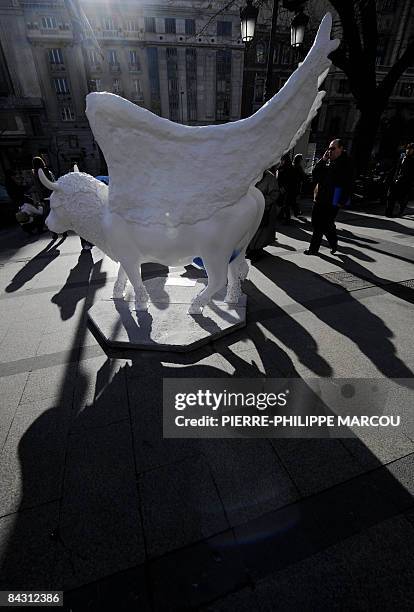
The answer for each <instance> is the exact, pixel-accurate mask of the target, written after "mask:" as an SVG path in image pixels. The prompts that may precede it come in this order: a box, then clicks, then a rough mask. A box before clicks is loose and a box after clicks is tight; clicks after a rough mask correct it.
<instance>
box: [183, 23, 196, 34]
mask: <svg viewBox="0 0 414 612" xmlns="http://www.w3.org/2000/svg"><path fill="white" fill-rule="evenodd" d="M185 33H186V34H189V35H190V36H191V35H194V34H195V21H194V19H186V20H185Z"/></svg>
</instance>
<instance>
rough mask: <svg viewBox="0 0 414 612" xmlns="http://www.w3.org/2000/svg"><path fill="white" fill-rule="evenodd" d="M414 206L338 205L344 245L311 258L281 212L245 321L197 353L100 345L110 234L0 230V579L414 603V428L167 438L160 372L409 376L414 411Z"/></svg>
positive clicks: (181, 604)
mask: <svg viewBox="0 0 414 612" xmlns="http://www.w3.org/2000/svg"><path fill="white" fill-rule="evenodd" d="M304 207H305V209H306V204H305V206H304ZM413 213H414V209H413V207H412V208H411V209H409V214H408V215H407V217H406V218H405V219H386V218H384V217H382V216H380V215H378V214H377V213H376V212H375V210H373V209H366V210H359V211H350V212H344V213H342V217H341V218H340V221H339V223H338V226H339V229H340V236H341V238H340V244H341V248H340V251H339V254H338V256H337V257H333V256H331V255H330V253H329V250H328V249H327V248H326V247H322V250H321V257H319V258H315V257H306V256H305V255H304V254H303V251H304V249H305V248H306V247H307V245H308V243H309V237H310V225H309V222H308V220H306V218H304V219H302V220H298V221H296V222H295V223H294V224H293V225H291V226H286V227H281V228H280V231H279V230H278V241H277V242H275V244H274V245H272V246H270V247H268V248H267V249H266V256H265V257H264V258H263V259H262V260H260V261H258V262H257V264H256V265H255V266H252V267H251V269H250V273H249V277H248V280H247V281H246V283H245V291H246V293H247V294H248V296H249V302H248V325H247V327H246V328H245V329H242V330H238V331H236V332H235V333H234V334H232V335H231V336H229V337H226V338H222V339H220V340H218V341H216V342H214V343H212V344H210V345H208V346H206V347H203V348H200V349H197V350H195V351H193V352H191V353H188V354H182V355H177V354H168V353H159V354H158V353H157V354H154V353H145V352H137V351H135V352H132V351H128V350H108V349H107V348H106V347H104V346H101V344H100V343H99V342H98V340H97V339H96V337H95V336H94V334H93V331H92V330H91V329H89V327H88V323H87V311H88V309H89V308H90V307H91V305H92V304H93V303H94V302H95V301H96V300H98V299H99V298H100V297H102V296H104V295H105V293H106V294H107V292H108V284H109V283H110V282H111V281H112V280H113V279H114V277H115V275H116V268H115V266H114V264H113V263H112V262H110V261H109V260H108V259H107V258H104V259H102V256H101V254H100V252H99V251H98V250H97V249H96V248H95V249H93V250H92V252H85V253H81V252H80V244H79V239H78V238H77V237H76V236H73V235H70V236H69V237H68V238H67V239H66V240H65V241H63V242H60V243H59V244H56V243H52V242H51V241H50V240H49V238H48V236H47V235H43V236H41V237H40V238H39V239H37V240H27V238H26V237H25V236H24V235H22V234H21V233H20V231H19V229H18V228H11V229H6V230H1V231H0V239H1V248H0V312H1V317H0V406H1V409H0V452H1V454H0V485H1V486H0V559H1V566H0V567H1V569H0V588H2V589H5V588H20V589H22V588H26V589H30V588H32V589H42V588H43V589H45V588H52V589H63V590H65V602H66V603H65V608H66V609H68V610H69V609H71V610H84V609H89V610H101V609H103V606H104V605H105V606H109V607H111V606H112V608H113V609H115V608H116V609H117V610H131V609H139V610H152V611H154V610H155V611H158V610H185V609H189V610H190V609H203V610H209V611H219V610H226V612H227V611H232V610H237V611H241V610H249V611H252V610H261V611H262V610H275V609H277V610H298V609H303V610H316V609H349V610H369V609H378V608H379V607H380V606H381V607H382V608H383V609H385V610H388V609H389V610H391V609H398V610H405V609H407V610H408V609H411V602H412V599H413V595H414V593H413V590H414V587H413V585H414V580H413V569H414V564H413V555H412V550H413V545H414V502H413V493H414V476H413V467H414V435H413V432H412V430H411V429H410V428H406V429H404V428H402V429H401V431H399V432H397V433H393V434H392V435H386V434H384V433H380V432H375V433H373V434H370V435H366V436H365V435H364V436H363V437H362V436H361V437H360V438H352V439H331V440H312V439H309V440H286V439H285V440H283V439H275V440H265V439H253V440H251V439H223V440H202V439H183V440H174V439H165V440H164V439H163V437H162V380H163V378H166V377H178V378H180V377H182V378H193V377H198V378H209V377H216V378H228V377H240V378H253V377H254V378H256V377H263V376H270V377H301V378H303V379H305V380H306V379H309V378H315V377H333V378H335V377H336V378H339V377H346V378H365V377H372V378H375V379H381V380H385V379H387V378H393V379H401V383H400V384H399V385H397V390H396V391H395V395H393V396H392V398H390V400H389V401H392V402H394V403H395V404H397V405H398V406H401V411H402V413H404V414H409V413H410V411H411V410H412V389H413V385H412V384H411V382H410V381H412V379H413V378H414V377H413V368H414V350H413V344H412V340H411V338H412V322H413V318H412V303H413V291H414V290H413V288H412V283H411V282H410V281H412V279H414V266H413V254H414V247H413V245H412V237H413V235H414V225H413V222H414V214H413ZM144 273H145V275H146V276H147V277H151V276H156V275H161V276H165V277H166V274H167V271H166V269H165V268H160V267H159V266H154V265H145V266H144ZM173 274H177V271H174V272H173ZM407 381H408V382H407ZM410 550H411V552H410Z"/></svg>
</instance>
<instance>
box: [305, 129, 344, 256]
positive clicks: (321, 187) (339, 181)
mask: <svg viewBox="0 0 414 612" xmlns="http://www.w3.org/2000/svg"><path fill="white" fill-rule="evenodd" d="M312 177H313V180H314V182H315V183H316V187H315V197H314V204H313V209H312V225H313V234H312V238H311V242H310V245H309V249H308V250H307V251H305V254H306V255H317V254H318V252H319V248H320V246H321V243H322V237H323V235H324V234H325V236H326V239H327V241H328V243H329V246H330V247H331V253H332V254H334V253H335V252H336V250H337V248H338V237H337V234H336V226H335V218H336V215H337V214H338V210H339V208H341V207H342V206H346V205H347V204H348V202H349V200H350V197H351V190H352V166H351V162H350V159H349V157H348V155H347V154H346V152H345V151H344V143H343V141H342V140H341V139H339V138H337V139H336V140H333V141H332V142H331V143H330V145H329V148H328V149H327V151H325V153H324V154H323V157H322V158H321V159H320V160H319V161H318V162H317V163H316V165H315V167H314V168H313V171H312Z"/></svg>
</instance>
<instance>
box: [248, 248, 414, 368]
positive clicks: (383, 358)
mask: <svg viewBox="0 0 414 612" xmlns="http://www.w3.org/2000/svg"><path fill="white" fill-rule="evenodd" d="M256 267H257V268H258V269H259V270H260V271H261V272H262V274H264V275H266V276H267V277H268V278H269V279H270V280H271V281H273V282H274V283H275V284H276V285H277V286H278V287H280V289H282V290H283V291H285V292H286V293H287V295H289V296H290V297H291V298H292V299H293V300H294V301H295V302H297V303H299V304H302V305H303V306H304V307H305V308H306V309H308V308H310V304H309V301H308V300H307V299H306V298H304V291H303V288H304V287H306V286H312V285H315V283H316V284H322V285H324V284H325V283H327V282H328V283H329V281H327V280H326V279H324V278H322V277H321V276H320V275H318V274H315V273H314V272H310V271H308V270H306V269H304V268H299V266H297V265H296V264H294V263H293V262H292V261H288V260H285V259H282V258H280V257H276V256H272V255H269V257H266V258H265V259H263V260H262V261H261V262H258V263H257V264H256ZM282 271H283V274H282V273H281V272H282ZM329 284H331V283H329ZM325 286H326V285H325ZM338 291H340V292H341V291H342V292H343V294H344V303H346V311H347V314H345V311H344V313H343V315H342V316H340V315H339V314H338V308H337V307H334V308H333V307H329V301H328V302H327V303H326V305H325V307H322V306H323V304H319V305H318V307H317V308H314V309H312V310H311V312H312V313H313V314H314V315H315V316H316V317H318V318H319V319H320V320H321V321H322V322H323V323H324V324H325V325H327V326H329V327H330V328H331V329H333V330H334V331H336V332H338V333H340V334H342V335H343V336H344V337H346V338H349V339H350V340H352V341H353V342H354V343H355V344H356V345H357V346H358V348H359V349H360V351H361V352H362V353H363V354H364V355H365V356H366V357H367V358H368V359H369V360H370V361H371V363H373V364H374V365H375V367H376V368H377V369H378V370H379V371H380V372H382V374H384V376H387V377H388V378H411V377H412V376H413V373H412V371H411V370H410V368H409V367H407V365H406V364H405V363H404V362H403V361H402V360H401V359H400V358H399V357H398V356H397V350H396V347H395V346H394V344H393V343H392V340H391V339H392V337H393V333H392V331H391V330H390V329H389V327H387V325H386V324H385V323H384V321H382V320H381V319H380V318H379V317H378V316H377V315H375V314H374V313H372V312H371V311H370V310H369V309H368V308H367V307H366V306H365V305H364V304H363V303H362V302H359V301H358V300H356V299H354V297H353V295H352V293H350V292H348V291H346V289H343V288H341V287H338Z"/></svg>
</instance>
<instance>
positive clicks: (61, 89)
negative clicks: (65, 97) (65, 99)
mask: <svg viewBox="0 0 414 612" xmlns="http://www.w3.org/2000/svg"><path fill="white" fill-rule="evenodd" d="M53 83H54V86H55V91H56V93H57V94H68V93H69V86H68V82H67V80H66V78H65V77H61V78H59V79H53Z"/></svg>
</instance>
